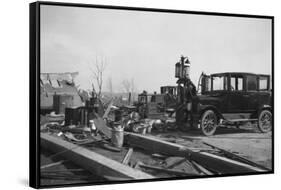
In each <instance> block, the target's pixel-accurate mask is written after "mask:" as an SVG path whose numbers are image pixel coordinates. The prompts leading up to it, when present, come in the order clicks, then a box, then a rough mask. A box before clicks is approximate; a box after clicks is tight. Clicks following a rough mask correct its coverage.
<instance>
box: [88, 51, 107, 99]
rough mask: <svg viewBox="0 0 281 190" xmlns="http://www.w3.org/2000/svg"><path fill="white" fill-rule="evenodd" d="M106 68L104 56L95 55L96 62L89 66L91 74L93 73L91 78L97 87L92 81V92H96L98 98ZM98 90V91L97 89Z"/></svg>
mask: <svg viewBox="0 0 281 190" xmlns="http://www.w3.org/2000/svg"><path fill="white" fill-rule="evenodd" d="M105 68H106V61H105V58H102V59H100V60H99V59H98V57H96V62H95V64H94V66H93V67H90V69H91V71H92V74H93V79H94V81H95V82H96V85H97V89H96V88H95V85H94V81H93V82H92V87H93V92H95V93H97V96H98V97H99V98H100V96H101V90H102V85H103V73H104V71H105ZM97 90H98V91H97Z"/></svg>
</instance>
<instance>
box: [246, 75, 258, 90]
mask: <svg viewBox="0 0 281 190" xmlns="http://www.w3.org/2000/svg"><path fill="white" fill-rule="evenodd" d="M247 90H249V91H253V90H257V77H256V76H247Z"/></svg>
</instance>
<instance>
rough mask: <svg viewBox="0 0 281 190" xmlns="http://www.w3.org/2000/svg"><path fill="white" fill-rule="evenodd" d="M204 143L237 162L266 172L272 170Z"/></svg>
mask: <svg viewBox="0 0 281 190" xmlns="http://www.w3.org/2000/svg"><path fill="white" fill-rule="evenodd" d="M203 143H204V144H205V145H208V146H210V147H212V148H215V149H217V150H219V151H221V152H223V153H224V154H225V155H226V156H228V157H230V158H233V159H235V160H237V161H240V162H244V163H247V164H249V165H252V166H255V167H259V168H262V169H264V170H268V171H269V170H270V169H268V168H266V167H264V166H261V165H259V164H257V163H255V162H252V161H250V160H248V159H246V158H243V157H241V156H238V155H236V154H234V153H232V152H229V151H227V150H224V149H221V148H219V147H217V146H214V145H211V144H209V143H206V142H203Z"/></svg>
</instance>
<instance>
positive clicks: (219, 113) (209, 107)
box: [198, 104, 223, 118]
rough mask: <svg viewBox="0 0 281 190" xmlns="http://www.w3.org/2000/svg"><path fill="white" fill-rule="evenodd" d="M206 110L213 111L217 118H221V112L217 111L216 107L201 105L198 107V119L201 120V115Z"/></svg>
mask: <svg viewBox="0 0 281 190" xmlns="http://www.w3.org/2000/svg"><path fill="white" fill-rule="evenodd" d="M206 110H213V111H214V112H215V113H216V114H217V116H218V118H223V116H222V114H221V112H220V111H219V110H218V109H217V107H216V106H214V105H201V104H199V105H198V111H199V115H200V116H199V118H201V116H202V114H203V113H204V112H205V111H206Z"/></svg>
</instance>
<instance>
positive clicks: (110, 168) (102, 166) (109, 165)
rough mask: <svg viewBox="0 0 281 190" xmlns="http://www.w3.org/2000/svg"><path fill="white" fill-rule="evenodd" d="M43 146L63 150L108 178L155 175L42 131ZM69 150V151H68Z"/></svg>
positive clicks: (123, 178)
mask: <svg viewBox="0 0 281 190" xmlns="http://www.w3.org/2000/svg"><path fill="white" fill-rule="evenodd" d="M40 135H41V146H42V147H43V148H46V149H51V150H52V151H54V152H62V151H65V152H64V154H62V155H61V156H62V157H65V158H66V159H69V160H71V161H72V162H74V163H75V164H77V165H79V166H81V167H83V168H85V169H87V170H88V171H90V172H92V173H94V174H98V175H99V176H103V177H105V178H108V179H122V180H132V179H152V178H154V176H152V175H149V174H147V173H144V172H142V171H140V170H136V169H133V168H131V167H129V166H126V165H124V164H121V163H119V162H117V161H115V160H112V159H109V158H107V157H105V156H102V155H100V154H97V153H95V152H93V151H90V150H87V149H86V148H83V147H81V146H77V145H74V144H72V143H70V142H67V141H65V140H62V139H60V138H57V137H54V136H51V135H49V134H45V133H41V134H40ZM66 150H69V151H66ZM107 176H108V177H107Z"/></svg>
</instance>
